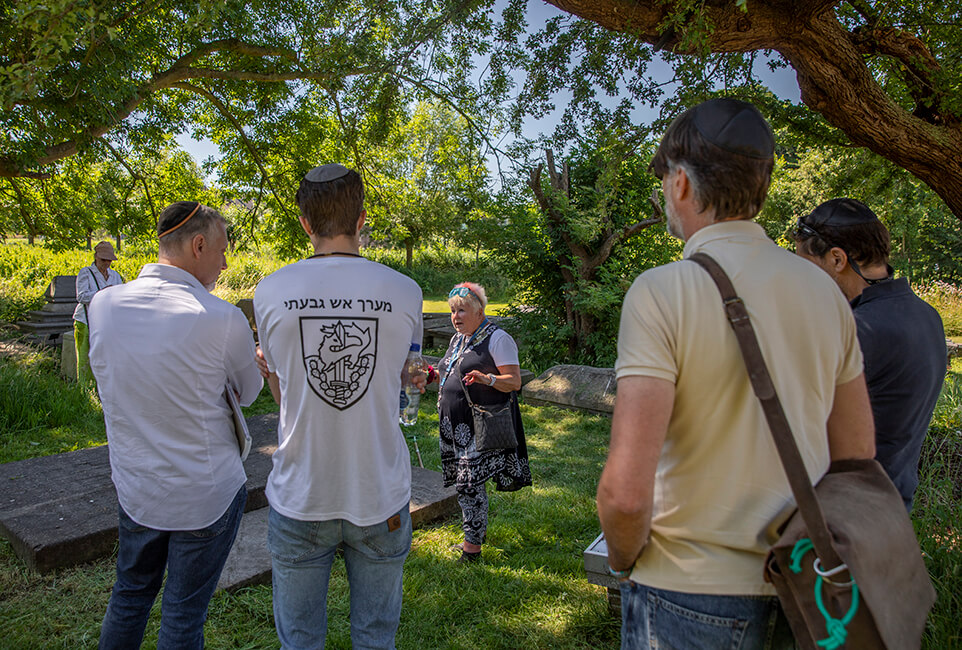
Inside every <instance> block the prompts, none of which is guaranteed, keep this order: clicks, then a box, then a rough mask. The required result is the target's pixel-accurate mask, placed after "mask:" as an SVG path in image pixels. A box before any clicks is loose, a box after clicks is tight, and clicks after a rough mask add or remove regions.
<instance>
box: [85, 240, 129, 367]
mask: <svg viewBox="0 0 962 650" xmlns="http://www.w3.org/2000/svg"><path fill="white" fill-rule="evenodd" d="M116 259H117V256H116V255H114V247H113V246H111V245H110V242H109V241H102V242H100V243H99V244H97V245H96V246H94V263H93V264H91V265H90V266H85V267H84V268H82V269H80V272H79V273H78V274H77V307H76V308H75V309H74V310H73V337H74V349H75V350H76V351H77V381H79V382H83V383H90V382H91V381H93V378H94V377H93V374H91V372H90V359H89V356H88V353H89V348H90V330H89V327H88V324H87V306H88V305H89V304H90V300H91V299H92V298H93V297H94V294H95V293H97V292H98V291H100V290H101V289H106V288H107V287H113V286H116V285H118V284H123V283H124V279H123V278H122V277H121V275H120V274H119V273H117V272H116V271H114V270H113V269H112V268H110V265H111V264H113V263H114V261H116Z"/></svg>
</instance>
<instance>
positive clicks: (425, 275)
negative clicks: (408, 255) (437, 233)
mask: <svg viewBox="0 0 962 650" xmlns="http://www.w3.org/2000/svg"><path fill="white" fill-rule="evenodd" d="M361 253H362V254H363V255H364V257H366V258H368V259H370V260H374V261H375V262H380V263H381V264H384V265H385V266H390V267H391V268H393V269H395V270H396V271H400V272H401V273H404V274H405V275H408V276H410V277H411V278H412V279H413V280H414V281H415V282H417V283H418V286H420V287H421V291H422V292H423V293H424V295H425V296H443V297H444V299H445V300H446V299H447V296H448V292H449V291H450V290H451V287H453V286H454V285H456V284H458V283H459V282H477V283H478V284H480V285H482V286H483V287H484V288H485V290H486V292H487V294H488V298H489V299H491V300H492V301H493V302H504V301H507V300H509V299H511V298H512V297H513V287H512V285H511V282H510V281H509V279H508V277H507V276H506V274H505V273H504V272H503V270H502V268H501V267H500V265H499V261H498V259H497V258H496V257H494V256H492V255H491V254H490V253H485V254H482V255H480V256H476V255H475V254H474V253H471V252H469V251H466V250H464V249H461V248H456V247H453V246H444V245H442V244H440V243H439V244H434V245H431V246H428V247H426V248H419V249H417V250H415V251H414V265H413V266H412V267H411V268H408V267H407V265H406V262H405V257H404V253H403V252H402V251H399V250H396V249H390V248H365V249H362V250H361Z"/></svg>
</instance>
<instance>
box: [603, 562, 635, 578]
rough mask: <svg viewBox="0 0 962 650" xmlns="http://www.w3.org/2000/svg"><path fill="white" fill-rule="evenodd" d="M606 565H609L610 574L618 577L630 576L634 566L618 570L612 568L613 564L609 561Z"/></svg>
mask: <svg viewBox="0 0 962 650" xmlns="http://www.w3.org/2000/svg"><path fill="white" fill-rule="evenodd" d="M605 566H607V567H608V574H609V575H611V576H614V577H615V578H618V579H621V578H627V577H629V576H630V575H631V570H632V568H633V567H628V568H627V569H621V570H620V571H617V570H615V569H612V568H611V565H610V564H608V563H605Z"/></svg>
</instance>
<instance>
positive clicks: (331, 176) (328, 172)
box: [304, 163, 351, 183]
mask: <svg viewBox="0 0 962 650" xmlns="http://www.w3.org/2000/svg"><path fill="white" fill-rule="evenodd" d="M349 171H351V170H350V169H348V168H347V167H345V166H344V165H338V164H337V163H331V164H329V165H321V166H320V167H315V168H314V169H312V170H311V171H309V172H307V173H306V174H304V180H306V181H310V182H311V183H327V182H328V181H336V180H337V179H339V178H341V177H342V176H346V175H347V173H348V172H349Z"/></svg>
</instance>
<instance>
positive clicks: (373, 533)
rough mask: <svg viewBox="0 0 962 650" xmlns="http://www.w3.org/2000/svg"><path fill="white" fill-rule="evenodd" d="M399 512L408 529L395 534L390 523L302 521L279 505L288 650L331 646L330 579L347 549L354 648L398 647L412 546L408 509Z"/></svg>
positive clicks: (275, 557)
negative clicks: (328, 641) (336, 558)
mask: <svg viewBox="0 0 962 650" xmlns="http://www.w3.org/2000/svg"><path fill="white" fill-rule="evenodd" d="M397 514H398V516H399V517H400V527H398V528H397V529H395V530H393V531H389V530H388V522H381V523H378V524H374V525H372V526H355V525H354V524H352V523H350V522H348V521H345V520H343V519H333V520H330V521H298V520H296V519H291V518H289V517H285V516H284V515H282V514H280V513H279V512H277V511H276V510H274V509H273V508H271V511H270V514H269V515H268V527H267V546H268V549H269V550H270V552H271V568H272V569H273V577H272V579H271V580H272V584H273V587H274V623H275V625H276V626H277V636H278V638H279V639H280V641H281V647H283V648H285V649H291V650H293V649H300V648H323V647H324V639H325V637H326V635H327V588H328V581H329V579H330V576H331V566H332V565H333V563H334V554H335V552H336V551H337V549H338V546H341V548H343V549H344V564H345V566H346V567H347V582H348V585H349V587H350V591H351V645H352V646H353V648H354V649H355V650H360V649H362V648H391V649H393V648H394V636H395V634H397V628H398V622H399V621H400V618H401V586H402V584H401V578H402V574H403V570H404V560H405V558H407V555H408V552H409V551H410V550H411V515H410V513H409V512H408V507H407V506H406V505H405V506H404V508H402V509H401V510H400V512H398V513H397ZM392 518H393V517H392Z"/></svg>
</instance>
